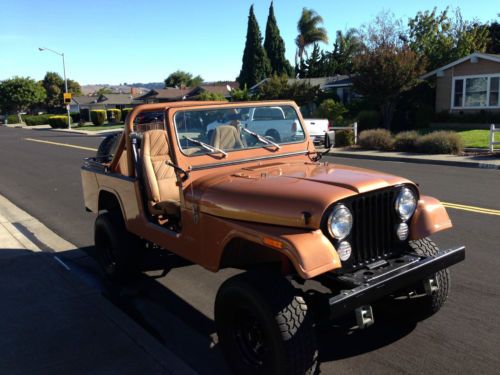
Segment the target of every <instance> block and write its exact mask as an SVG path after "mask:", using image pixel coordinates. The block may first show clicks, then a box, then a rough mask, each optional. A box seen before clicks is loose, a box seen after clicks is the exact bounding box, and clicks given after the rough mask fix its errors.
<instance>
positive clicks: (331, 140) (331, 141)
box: [324, 131, 335, 149]
mask: <svg viewBox="0 0 500 375" xmlns="http://www.w3.org/2000/svg"><path fill="white" fill-rule="evenodd" d="M324 145H325V148H327V149H330V148H332V147H333V146H335V131H327V132H325V141H324Z"/></svg>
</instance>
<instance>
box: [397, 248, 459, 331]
mask: <svg viewBox="0 0 500 375" xmlns="http://www.w3.org/2000/svg"><path fill="white" fill-rule="evenodd" d="M409 244H410V247H411V249H412V250H413V251H414V252H415V253H416V254H418V255H422V256H433V255H436V254H437V253H438V251H439V248H438V246H437V245H436V244H435V243H434V241H432V240H431V239H429V238H423V239H420V240H415V241H410V243H409ZM431 278H433V279H435V280H436V281H437V283H438V285H439V288H438V289H437V290H436V291H434V292H433V293H432V294H431V295H428V294H426V293H425V290H424V287H423V281H424V280H422V281H421V282H420V283H418V284H417V285H414V286H413V287H410V288H408V289H407V290H405V294H406V295H407V296H408V293H414V295H416V297H414V298H409V297H406V298H401V297H399V298H396V299H393V301H392V302H393V303H392V304H391V310H392V312H396V313H398V314H400V313H403V314H404V316H407V317H410V318H413V319H414V320H416V321H420V320H424V319H426V318H428V317H430V316H432V315H434V314H435V313H437V312H438V311H439V310H440V309H441V307H442V306H443V305H444V303H445V302H446V300H447V298H448V294H449V293H450V285H451V276H450V270H449V269H444V270H441V271H439V272H437V273H435V274H434V275H433V276H431Z"/></svg>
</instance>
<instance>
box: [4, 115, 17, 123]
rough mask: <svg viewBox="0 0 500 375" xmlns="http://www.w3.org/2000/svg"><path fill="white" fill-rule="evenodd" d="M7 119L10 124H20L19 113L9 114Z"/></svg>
mask: <svg viewBox="0 0 500 375" xmlns="http://www.w3.org/2000/svg"><path fill="white" fill-rule="evenodd" d="M7 121H8V122H9V124H19V117H18V116H17V115H8V116H7Z"/></svg>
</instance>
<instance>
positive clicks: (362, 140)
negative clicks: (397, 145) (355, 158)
mask: <svg viewBox="0 0 500 375" xmlns="http://www.w3.org/2000/svg"><path fill="white" fill-rule="evenodd" d="M359 145H360V146H361V148H366V149H369V150H380V151H389V150H392V149H393V147H394V139H393V138H392V134H391V132H390V131H389V130H386V129H372V130H365V131H362V132H361V134H360V135H359Z"/></svg>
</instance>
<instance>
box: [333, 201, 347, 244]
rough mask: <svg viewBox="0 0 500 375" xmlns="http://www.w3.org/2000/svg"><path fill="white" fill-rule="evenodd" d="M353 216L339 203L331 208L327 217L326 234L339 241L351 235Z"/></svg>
mask: <svg viewBox="0 0 500 375" xmlns="http://www.w3.org/2000/svg"><path fill="white" fill-rule="evenodd" d="M352 224H353V216H352V213H351V210H349V208H347V206H346V205H344V204H342V203H340V204H337V205H335V206H334V207H333V210H332V212H331V213H330V215H329V216H328V222H327V226H328V232H329V233H330V236H332V237H333V238H334V239H335V240H337V241H341V240H343V239H344V238H346V237H348V236H349V234H351V230H352Z"/></svg>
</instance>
